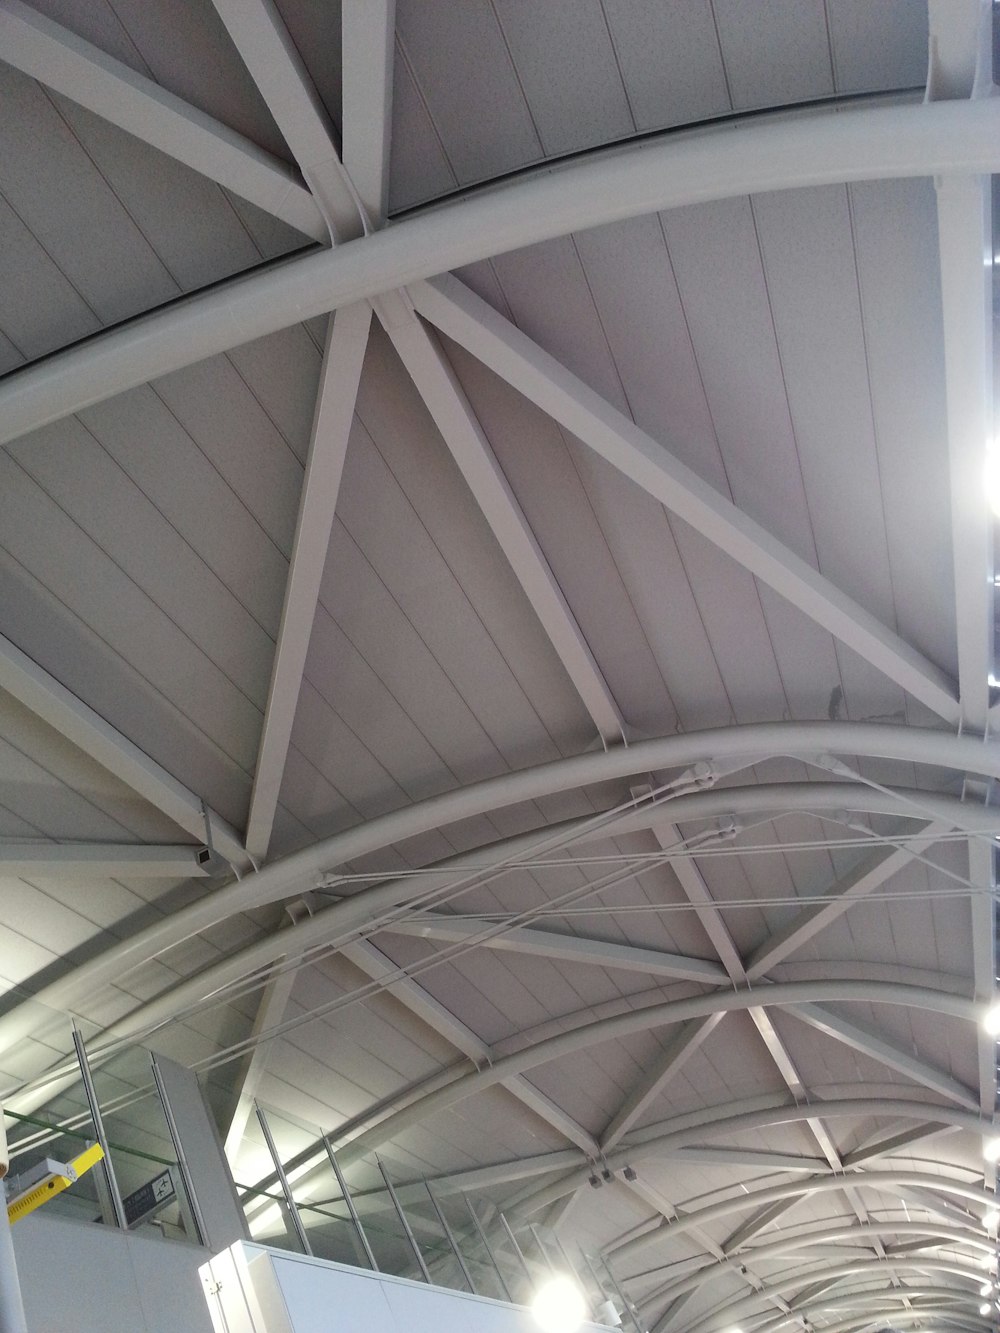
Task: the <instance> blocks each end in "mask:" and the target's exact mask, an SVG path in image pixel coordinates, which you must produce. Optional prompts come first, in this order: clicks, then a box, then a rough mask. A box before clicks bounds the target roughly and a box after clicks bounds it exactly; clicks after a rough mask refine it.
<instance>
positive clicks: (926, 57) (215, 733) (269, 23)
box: [0, 0, 1000, 1333]
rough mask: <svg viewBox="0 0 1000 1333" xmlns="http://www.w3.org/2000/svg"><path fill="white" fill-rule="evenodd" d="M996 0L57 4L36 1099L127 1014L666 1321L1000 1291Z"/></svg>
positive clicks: (0, 136)
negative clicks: (990, 452) (457, 1192)
mask: <svg viewBox="0 0 1000 1333" xmlns="http://www.w3.org/2000/svg"><path fill="white" fill-rule="evenodd" d="M991 20H992V10H991V8H990V6H989V5H985V4H984V5H983V6H982V7H980V6H979V5H978V4H977V3H975V0H948V2H946V0H932V3H931V6H930V14H929V15H928V7H927V3H926V0H671V3H663V2H662V0H573V2H572V3H571V2H570V0H544V2H543V3H528V2H527V0H465V2H464V3H462V4H456V3H448V0H396V3H395V5H394V4H393V3H392V0H341V3H339V4H328V5H322V4H315V3H308V0H214V2H213V0H186V3H184V4H179V3H173V2H172V0H153V2H150V0H35V2H34V4H33V5H32V6H30V7H29V6H28V5H25V4H23V3H21V2H20V0H0V60H2V61H3V62H5V63H0V290H2V292H3V299H2V301H0V372H2V378H0V439H2V440H3V441H4V442H5V446H4V448H3V449H2V450H0V634H2V636H3V637H2V639H0V702H2V707H0V862H5V864H4V865H3V866H2V870H3V883H2V903H3V910H2V917H0V926H2V929H0V981H2V984H3V988H4V990H5V991H6V998H5V1002H4V1003H5V1009H6V1012H5V1013H3V1014H2V1015H0V1069H2V1072H3V1080H4V1082H3V1086H2V1087H0V1093H7V1094H9V1095H10V1097H11V1105H15V1104H17V1103H16V1100H15V1094H16V1096H17V1097H20V1098H21V1099H22V1101H23V1103H24V1104H25V1105H27V1104H29V1103H30V1102H31V1099H32V1097H33V1096H35V1102H34V1103H33V1104H34V1105H37V1104H38V1102H37V1088H38V1087H40V1086H41V1085H42V1082H43V1080H41V1079H40V1075H41V1074H42V1073H43V1071H44V1070H46V1069H47V1068H48V1067H49V1066H50V1065H52V1064H53V1063H58V1062H59V1060H60V1059H61V1057H62V1056H63V1055H64V1053H65V1045H64V1044H61V1041H62V1039H61V1038H60V1037H59V1036H58V1035H57V1027H58V1025H57V1024H53V1023H52V1022H51V1021H49V1020H48V1019H47V1018H46V1017H44V1015H45V1014H46V1011H47V1010H48V1011H55V1012H56V1013H58V1014H72V1015H74V1016H76V1017H78V1018H79V1019H81V1020H82V1021H83V1022H84V1023H85V1025H86V1030H87V1031H88V1032H95V1033H97V1032H99V1033H102V1034H104V1035H103V1041H104V1042H105V1043H108V1042H113V1041H116V1040H148V1041H150V1042H152V1044H154V1045H157V1046H159V1047H161V1048H163V1049H165V1050H168V1051H169V1052H171V1053H172V1054H174V1055H176V1056H178V1057H180V1058H182V1059H184V1060H185V1061H187V1062H189V1063H191V1064H194V1065H195V1066H196V1067H199V1068H201V1069H203V1070H204V1071H205V1072H206V1078H207V1081H208V1087H209V1091H210V1093H211V1095H212V1097H213V1100H214V1104H215V1106H216V1108H217V1110H218V1114H219V1117H220V1121H221V1122H222V1127H223V1129H224V1130H226V1129H228V1127H229V1122H230V1121H231V1119H232V1117H233V1115H234V1107H237V1103H238V1101H239V1096H240V1093H241V1091H243V1092H254V1093H256V1095H257V1096H259V1097H260V1099H261V1101H262V1102H263V1103H264V1104H266V1105H268V1106H270V1107H273V1108H274V1109H275V1110H276V1111H277V1112H283V1113H285V1114H286V1115H287V1116H288V1117H290V1122H305V1123H307V1124H310V1125H316V1126H320V1127H322V1129H324V1130H325V1131H327V1132H328V1133H329V1135H330V1136H331V1138H332V1140H333V1141H334V1142H335V1143H336V1144H337V1145H338V1147H339V1149H340V1151H341V1154H342V1157H343V1160H344V1161H345V1162H350V1161H352V1160H357V1157H358V1155H359V1154H360V1153H362V1152H363V1151H365V1150H367V1149H369V1148H372V1147H379V1148H382V1149H384V1150H386V1151H388V1152H390V1154H391V1155H392V1157H393V1160H394V1161H395V1162H396V1163H398V1164H400V1166H401V1168H402V1169H405V1171H406V1172H407V1173H408V1175H409V1177H410V1178H412V1179H420V1178H422V1177H434V1178H439V1179H441V1180H442V1181H444V1182H448V1181H451V1183H452V1185H453V1186H454V1184H455V1183H456V1182H455V1180H454V1178H455V1177H459V1178H460V1179H459V1181H458V1183H459V1184H460V1183H461V1182H462V1181H467V1182H473V1181H474V1183H475V1186H476V1188H477V1189H482V1190H485V1191H488V1192H489V1193H490V1195H491V1197H492V1198H494V1199H495V1200H496V1202H497V1203H499V1204H500V1205H501V1206H503V1207H504V1208H505V1209H507V1210H509V1211H510V1213H511V1216H512V1217H518V1218H521V1219H524V1218H528V1219H531V1220H543V1219H544V1220H546V1221H547V1222H549V1223H550V1224H553V1225H556V1226H557V1227H558V1228H559V1230H560V1233H561V1234H563V1235H564V1236H566V1237H567V1238H568V1239H571V1240H573V1241H578V1242H580V1243H581V1244H583V1245H584V1246H585V1247H587V1248H588V1249H590V1250H593V1251H596V1250H601V1251H603V1252H604V1253H605V1254H606V1255H607V1256H608V1260H609V1262H610V1264H611V1266H612V1268H613V1269H614V1271H615V1273H616V1275H617V1276H618V1277H619V1278H620V1279H621V1280H622V1281H623V1282H624V1284H625V1285H626V1287H627V1289H628V1291H629V1294H630V1295H631V1296H633V1297H634V1298H635V1299H636V1300H637V1301H638V1302H639V1304H640V1310H641V1320H642V1322H643V1326H644V1327H648V1328H650V1329H655V1330H656V1333H665V1330H667V1329H669V1330H671V1333H716V1330H721V1329H724V1328H726V1327H729V1326H731V1325H733V1324H735V1323H738V1324H739V1325H740V1327H742V1328H747V1329H749V1330H754V1331H755V1333H756V1330H764V1329H767V1330H770V1329H771V1328H772V1327H774V1328H777V1327H778V1326H779V1325H780V1324H781V1323H782V1322H788V1323H794V1322H797V1323H798V1324H799V1325H800V1326H802V1327H805V1328H809V1329H811V1330H814V1331H815V1333H821V1331H822V1330H824V1329H826V1330H832V1329H834V1328H836V1329H838V1330H840V1329H844V1330H845V1333H846V1330H848V1329H851V1330H853V1329H855V1328H857V1329H863V1328H865V1327H868V1326H870V1325H873V1324H875V1323H877V1322H882V1323H885V1322H893V1323H897V1324H899V1325H900V1326H901V1327H907V1328H909V1327H911V1326H918V1327H922V1328H924V1329H925V1330H926V1329H935V1330H936V1329H941V1328H944V1327H946V1326H947V1327H952V1328H956V1329H970V1328H972V1329H976V1328H986V1327H987V1324H988V1322H989V1321H986V1320H983V1319H981V1318H980V1317H979V1315H978V1314H977V1309H978V1305H979V1296H978V1287H979V1284H980V1283H981V1281H982V1273H983V1269H982V1265H981V1258H982V1256H983V1255H988V1254H989V1253H990V1251H991V1250H994V1249H995V1233H994V1234H993V1235H991V1234H990V1233H988V1232H987V1231H986V1230H984V1226H983V1220H982V1219H983V1216H984V1214H985V1213H986V1212H987V1211H988V1204H989V1201H990V1200H991V1199H992V1192H993V1188H994V1184H995V1171H994V1168H992V1167H990V1166H986V1167H985V1168H984V1164H983V1157H982V1146H983V1142H984V1139H988V1138H990V1137H991V1136H992V1133H993V1121H994V1113H995V1108H996V1048H995V1044H994V1042H993V1041H992V1040H991V1039H989V1038H987V1037H986V1036H985V1035H983V1033H982V1031H981V1027H980V1019H981V1016H982V1013H983V1011H984V1008H985V1007H986V1006H987V1005H988V1003H989V1002H990V1001H991V1000H992V999H993V996H994V989H995V976H996V962H995V915H994V868H993V856H994V851H993V844H994V841H995V837H996V836H997V835H998V834H1000V815H997V813H996V809H995V807H996V800H995V791H994V787H995V783H996V780H997V779H998V778H1000V750H998V749H997V747H996V744H995V742H994V741H993V739H992V732H993V730H995V721H994V715H993V714H992V713H991V705H992V704H993V703H994V695H995V689H994V687H993V685H992V684H991V682H992V681H993V671H994V572H993V571H994V536H993V523H992V518H991V515H990V512H989V508H988V505H987V501H986V498H985V496H984V493H983V485H982V473H983V467H984V458H985V449H986V444H987V440H988V439H989V438H990V437H991V435H992V429H993V427H992V417H993V407H992V401H993V366H992V355H993V353H992V324H993V302H992V258H993V240H992V223H991V216H990V214H991V209H990V204H991V193H992V191H991V173H992V172H994V171H996V170H1000V103H998V102H997V101H994V100H992V99H991V96H990V94H991V92H993V91H994V89H993V85H992V82H991V73H992V63H991V62H992V50H993V46H992V31H991ZM928 71H929V72H928ZM984 259H985V264H984ZM331 311H333V312H335V313H333V314H331V313H330V312H331ZM206 848H207V849H208V855H207V856H204V855H199V854H200V853H202V852H203V851H204V849H206ZM415 871H424V872H425V873H423V874H417V875H415V874H414V873H413V872H415ZM287 907H291V911H290V912H289V911H287V910H285V909H286V908H287ZM248 979H249V980H248ZM275 1028H277V1029H279V1033H278V1036H277V1037H276V1038H275V1039H274V1040H272V1041H270V1042H268V1043H267V1044H266V1045H260V1049H259V1057H256V1056H255V1057H254V1059H253V1060H251V1061H249V1062H248V1060H247V1059H246V1058H245V1057H246V1056H247V1055H248V1054H249V1053H250V1052H251V1051H253V1050H254V1049H255V1047H256V1045H257V1043H258V1042H259V1039H260V1037H261V1034H269V1033H270V1032H271V1030H272V1029H275ZM236 1056H240V1057H241V1058H234V1057H236ZM242 1105H243V1109H244V1111H245V1109H246V1099H245V1098H244V1101H243V1103H242ZM235 1114H236V1115H237V1116H239V1114H240V1112H239V1109H238V1107H237V1110H236V1111H235ZM238 1137H239V1135H238V1131H237V1134H236V1138H237V1139H238ZM305 1143H306V1140H305V1139H301V1140H300V1139H296V1137H295V1135H294V1134H291V1135H290V1136H289V1137H288V1138H287V1140H286V1141H283V1142H282V1143H279V1147H282V1149H283V1150H285V1151H286V1152H287V1153H288V1154H289V1155H290V1154H291V1153H293V1152H298V1151H299V1149H301V1148H303V1146H304V1144H305ZM258 1149H259V1145H258V1144H257V1143H256V1142H255V1140H254V1139H253V1138H252V1136H251V1137H249V1138H248V1139H247V1141H246V1144H245V1146H244V1157H243V1159H242V1169H243V1170H244V1171H245V1172H250V1173H251V1174H252V1173H253V1171H255V1170H256V1173H257V1175H258V1176H260V1175H263V1174H264V1173H265V1167H264V1162H263V1158H262V1156H261V1153H260V1151H259V1150H258ZM626 1166H628V1167H630V1168H633V1169H634V1171H635V1173H636V1176H637V1178H636V1179H635V1180H634V1181H629V1180H627V1179H625V1178H624V1176H623V1174H622V1172H623V1170H624V1168H625V1167H626ZM595 1168H596V1170H597V1171H598V1173H599V1172H600V1171H601V1170H603V1169H605V1168H606V1169H607V1170H608V1171H609V1172H610V1173H611V1176H612V1178H611V1180H610V1181H609V1182H608V1183H607V1184H605V1185H604V1187H603V1188H602V1189H600V1190H599V1191H595V1190H593V1189H591V1188H590V1186H589V1185H588V1177H589V1176H590V1175H591V1174H592V1173H593V1171H594V1170H595ZM473 1170H474V1171H476V1173H477V1174H476V1175H475V1176H474V1177H473V1176H461V1173H464V1172H470V1171H473ZM630 1174H631V1171H630ZM688 1215H693V1216H691V1217H690V1218H689V1217H688Z"/></svg>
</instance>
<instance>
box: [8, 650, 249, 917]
mask: <svg viewBox="0 0 1000 1333" xmlns="http://www.w3.org/2000/svg"><path fill="white" fill-rule="evenodd" d="M0 688H3V689H4V690H6V691H7V693H8V694H11V695H13V696H14V698H15V699H17V700H18V701H19V702H20V703H22V704H24V706H25V708H28V709H30V710H31V712H33V713H34V714H35V715H36V716H37V717H40V718H41V719H42V720H43V721H44V722H47V723H48V724H49V726H51V727H54V728H55V730H56V731H58V732H59V733H60V734H61V735H63V736H65V737H66V739H67V740H69V741H72V743H73V744H74V745H75V746H77V747H78V748H79V749H80V750H82V751H83V752H84V754H87V755H89V756H90V757H91V759H94V760H95V761H96V762H97V763H99V764H100V765H101V767H102V768H106V769H107V770H108V772H109V773H113V774H114V775H115V777H116V778H118V779H120V781H122V782H124V783H125V784H126V786H128V787H130V788H131V789H132V790H133V791H135V792H138V794H139V795H140V796H142V797H143V799H144V800H147V801H148V802H149V803H150V805H152V806H154V807H155V808H156V809H157V810H159V811H161V812H162V813H163V814H165V815H167V816H168V817H169V818H170V819H172V820H173V821H174V823H175V824H177V825H178V826H179V827H180V828H182V829H184V831H185V832H186V833H190V834H191V835H192V836H193V837H195V838H198V839H204V840H205V841H206V842H208V843H211V845H212V847H213V848H214V849H215V851H217V852H218V853H219V855H220V856H222V857H224V858H225V859H226V860H227V861H229V862H231V863H232V864H233V865H235V866H238V867H239V868H240V869H241V870H242V869H244V868H246V867H247V866H249V864H250V862H249V859H248V857H247V854H246V851H245V850H244V847H243V843H242V841H241V840H240V836H239V834H238V833H237V832H236V830H235V829H234V828H232V827H231V826H230V825H229V824H227V823H226V821H225V820H224V819H222V818H221V817H220V816H219V815H217V814H215V812H214V811H212V810H208V809H207V808H206V807H205V805H204V804H203V802H202V801H200V800H199V798H198V797H197V796H196V795H195V794H194V792H192V791H189V790H188V789H187V787H185V786H184V785H183V784H182V783H180V782H178V781H177V779H176V778H174V777H172V776H171V775H170V774H169V773H168V772H167V771H166V769H164V768H161V766H160V765H159V764H158V763H157V762H156V761H155V760H154V759H150V757H149V755H147V754H144V753H143V752H142V750H140V749H139V747H138V746H137V745H133V744H132V742H131V741H130V740H128V739H127V738H126V737H125V736H123V735H122V734H121V732H119V731H117V730H116V729H115V728H114V727H113V726H111V724H110V723H109V722H106V721H105V720H104V718H103V717H101V716H100V715H99V714H98V713H95V712H94V710H93V709H92V708H89V707H88V706H87V705H86V704H85V703H83V702H82V701H81V700H80V699H78V698H77V697H76V695H75V694H72V693H71V692H70V691H69V690H67V689H66V687H65V686H64V685H60V683H59V682H58V681H57V680H56V679H55V677H53V676H50V675H49V673H48V672H47V671H46V670H45V669H44V668H43V667H40V666H39V665H38V663H37V662H33V661H32V660H31V658H30V657H28V655H27V654H26V653H22V652H21V650H20V648H17V647H16V646H15V645H14V644H13V643H11V642H10V640H9V639H5V638H4V637H3V636H2V635H0ZM168 919H169V918H168Z"/></svg>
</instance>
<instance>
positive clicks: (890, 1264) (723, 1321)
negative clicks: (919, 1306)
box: [639, 1254, 983, 1333]
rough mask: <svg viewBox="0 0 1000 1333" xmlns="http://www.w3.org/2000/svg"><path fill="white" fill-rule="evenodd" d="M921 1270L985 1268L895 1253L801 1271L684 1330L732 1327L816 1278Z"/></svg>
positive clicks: (956, 1272)
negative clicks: (764, 1302)
mask: <svg viewBox="0 0 1000 1333" xmlns="http://www.w3.org/2000/svg"><path fill="white" fill-rule="evenodd" d="M911 1270H919V1271H920V1272H928V1273H946V1274H948V1275H949V1276H950V1277H957V1278H959V1279H964V1278H968V1280H969V1281H970V1282H973V1283H975V1284H977V1285H978V1284H979V1283H980V1282H982V1280H983V1270H982V1269H981V1268H976V1267H974V1266H970V1267H968V1268H966V1267H963V1266H962V1265H961V1264H958V1263H946V1262H945V1261H944V1260H941V1259H933V1258H932V1259H930V1260H928V1259H926V1258H923V1257H920V1256H914V1257H913V1258H912V1259H908V1258H907V1259H904V1258H903V1257H902V1256H899V1257H895V1256H893V1255H892V1254H890V1255H889V1257H888V1259H874V1258H873V1259H871V1260H869V1261H868V1262H866V1263H851V1264H836V1265H834V1266H833V1267H831V1268H826V1269H818V1270H812V1271H810V1272H809V1273H799V1274H797V1275H796V1276H795V1277H793V1278H785V1279H782V1280H780V1281H777V1282H768V1283H767V1284H766V1286H765V1287H764V1289H763V1290H761V1291H759V1292H750V1293H748V1294H747V1295H745V1296H741V1297H740V1298H739V1299H738V1300H735V1301H730V1303H729V1304H728V1305H725V1306H721V1307H719V1308H717V1309H715V1310H713V1311H712V1312H711V1313H710V1314H708V1315H705V1316H704V1318H702V1319H701V1320H699V1321H698V1322H697V1323H695V1324H692V1325H690V1326H689V1327H687V1328H686V1329H685V1330H684V1333H711V1330H713V1329H717V1328H719V1327H726V1328H728V1327H730V1326H731V1325H733V1324H737V1325H738V1324H739V1321H740V1320H741V1319H748V1318H750V1317H751V1316H752V1315H754V1314H763V1313H765V1311H762V1310H759V1309H758V1308H757V1307H758V1306H759V1304H760V1302H761V1301H762V1300H765V1299H766V1298H767V1296H782V1297H788V1296H791V1295H793V1294H794V1293H795V1292H796V1291H799V1290H801V1289H803V1287H809V1286H811V1285H813V1283H814V1282H815V1281H820V1282H826V1281H830V1282H836V1281H839V1280H840V1279H842V1278H847V1277H860V1278H872V1277H879V1276H881V1275H882V1274H885V1275H887V1276H892V1275H898V1274H900V1273H905V1272H909V1271H911ZM665 1294H666V1289H665V1288H661V1289H660V1290H658V1291H656V1292H651V1293H650V1294H649V1295H648V1296H647V1297H645V1298H644V1299H643V1300H641V1301H640V1302H639V1305H640V1306H641V1307H648V1306H650V1305H655V1304H658V1303H659V1301H660V1300H662V1299H663V1296H664V1295H665Z"/></svg>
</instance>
